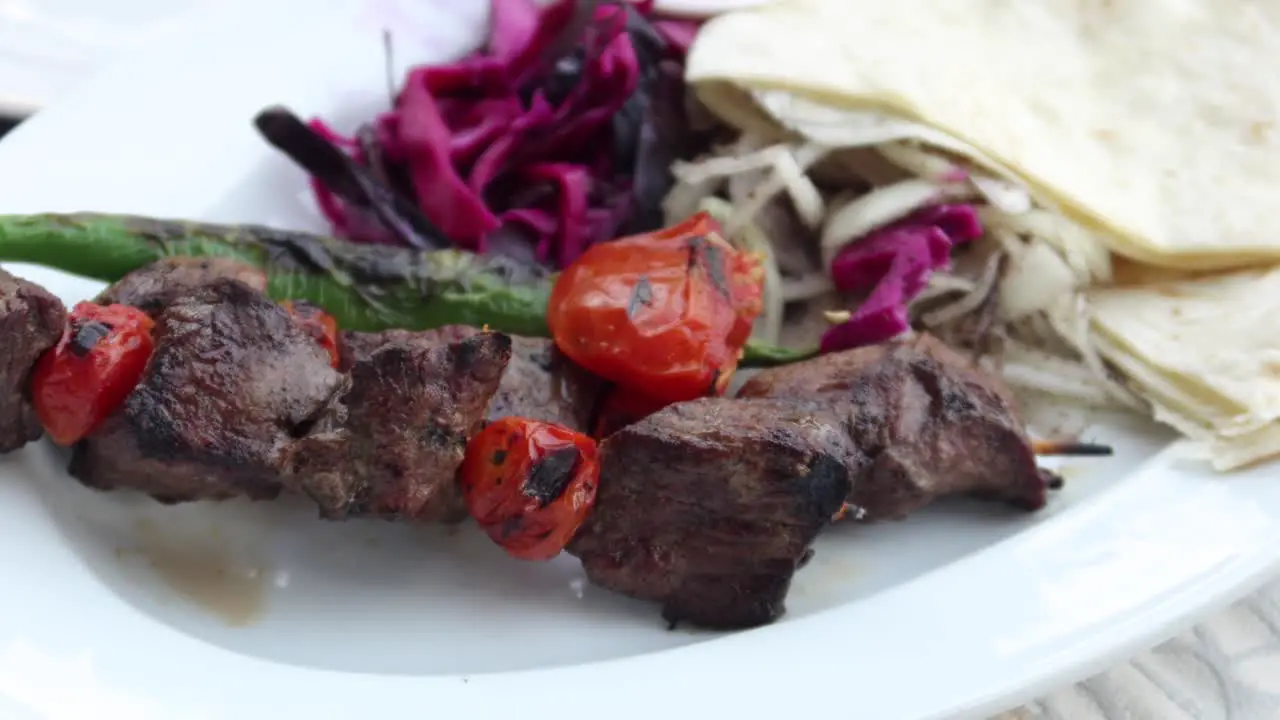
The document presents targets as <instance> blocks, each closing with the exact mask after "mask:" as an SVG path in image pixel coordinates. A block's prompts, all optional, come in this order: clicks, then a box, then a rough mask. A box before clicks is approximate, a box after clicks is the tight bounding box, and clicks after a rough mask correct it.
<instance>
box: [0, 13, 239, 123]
mask: <svg viewBox="0 0 1280 720" xmlns="http://www.w3.org/2000/svg"><path fill="white" fill-rule="evenodd" d="M218 2H219V0H0V134H3V133H5V132H7V131H9V130H10V129H12V127H13V126H14V125H15V124H16V123H17V121H18V120H19V119H20V118H22V117H25V116H27V115H30V114H31V113H33V112H36V111H37V110H39V108H41V107H44V106H46V105H48V104H49V103H50V102H52V101H54V100H55V99H57V98H58V97H61V96H62V95H64V94H65V93H67V92H71V91H72V90H74V89H75V87H76V86H77V85H78V84H79V83H81V82H83V81H84V79H85V78H87V77H89V76H90V75H92V74H93V71H94V70H96V69H98V68H101V67H102V66H103V65H104V64H105V63H108V62H110V61H111V60H112V59H114V58H115V57H117V56H119V55H120V54H121V53H127V52H129V51H131V50H133V49H136V48H141V47H142V46H143V44H144V43H145V42H146V40H145V38H146V37H147V36H148V33H151V32H165V31H167V30H171V29H174V28H176V27H179V26H181V25H183V24H184V23H186V22H188V20H189V18H190V17H191V16H192V15H193V14H194V12H195V11H196V10H197V9H198V8H201V7H203V6H206V5H212V4H216V3H218Z"/></svg>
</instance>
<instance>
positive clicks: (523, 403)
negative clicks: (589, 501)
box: [342, 325, 603, 432]
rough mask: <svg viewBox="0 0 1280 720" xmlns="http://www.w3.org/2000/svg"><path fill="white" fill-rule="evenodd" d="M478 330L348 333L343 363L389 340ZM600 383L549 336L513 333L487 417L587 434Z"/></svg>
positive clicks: (439, 338)
mask: <svg viewBox="0 0 1280 720" xmlns="http://www.w3.org/2000/svg"><path fill="white" fill-rule="evenodd" d="M480 332H481V330H480V329H479V328H474V327H470V326H468V325H446V326H444V327H441V328H437V329H435V330H426V331H423V332H410V331H408V330H388V331H385V332H377V333H360V332H347V333H343V334H342V346H343V364H344V366H348V367H349V366H350V363H351V362H353V360H354V359H356V358H359V357H368V355H369V353H371V352H372V351H373V350H376V349H378V348H380V347H384V346H386V345H388V344H394V343H404V342H416V340H415V338H430V340H431V341H432V342H457V341H459V340H462V339H465V338H468V337H472V336H474V335H476V334H478V333H480ZM602 387H603V385H602V382H601V380H600V379H599V378H597V377H596V376H595V375H593V374H591V373H590V372H588V371H586V370H584V369H583V368H581V367H579V366H578V365H576V364H575V363H574V362H573V361H571V360H569V358H567V357H565V356H564V355H563V354H561V353H560V351H559V350H557V349H556V345H555V343H554V342H552V341H551V340H549V339H547V338H532V337H520V336H517V335H513V336H511V362H510V363H508V364H507V370H506V372H505V373H504V374H503V376H502V383H501V384H500V385H499V386H498V392H497V393H495V394H494V396H493V400H492V402H490V403H489V411H488V414H487V419H489V420H495V419H497V418H500V417H509V416H512V415H514V416H518V417H525V418H529V419H530V420H540V421H542V422H551V423H557V424H559V425H563V426H565V427H567V428H570V429H572V430H577V431H578V432H588V431H589V430H590V427H591V418H592V414H593V413H594V411H595V406H596V399H597V398H598V397H599V394H600V391H601V389H602Z"/></svg>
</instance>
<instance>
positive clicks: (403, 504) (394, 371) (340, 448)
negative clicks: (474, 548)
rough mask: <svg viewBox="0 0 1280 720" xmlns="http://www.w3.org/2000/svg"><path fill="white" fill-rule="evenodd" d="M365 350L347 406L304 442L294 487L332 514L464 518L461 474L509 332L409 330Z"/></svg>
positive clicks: (360, 351) (355, 366)
mask: <svg viewBox="0 0 1280 720" xmlns="http://www.w3.org/2000/svg"><path fill="white" fill-rule="evenodd" d="M368 350H369V349H368V348H362V347H355V346H351V347H350V348H349V354H348V356H347V362H348V364H349V369H350V382H351V385H350V389H349V390H347V392H346V393H345V394H344V395H343V396H342V397H341V398H340V399H339V400H338V403H339V405H340V407H341V410H342V412H340V413H335V414H333V415H330V416H328V417H326V419H325V420H323V421H321V422H320V423H318V424H317V425H316V426H315V427H314V428H313V429H312V431H311V433H310V434H309V435H308V436H307V437H306V438H304V439H303V440H302V441H301V442H300V444H299V447H298V452H297V454H296V455H295V459H294V465H293V468H292V472H291V474H290V478H289V482H290V486H291V487H292V488H293V489H295V490H298V491H300V492H303V493H305V494H307V495H309V496H310V497H311V498H312V499H314V500H315V501H316V503H317V504H318V505H319V506H320V514H321V516H322V517H324V518H328V519H343V518H347V517H355V516H371V517H381V518H386V519H405V520H415V521H443V522H457V521H459V520H462V519H463V518H464V517H466V507H465V505H464V504H463V501H462V496H461V491H460V489H459V488H458V484H457V481H456V478H455V476H456V474H457V470H458V466H459V465H461V464H462V458H463V455H464V454H465V452H466V446H467V441H468V440H469V439H470V438H471V436H472V435H473V434H474V433H475V432H476V431H477V430H478V429H479V428H480V425H481V424H482V423H483V421H484V417H485V410H486V408H487V407H488V405H489V402H490V399H491V398H492V397H493V394H494V392H495V391H497V389H498V384H499V381H500V380H501V378H502V375H503V370H504V369H505V368H506V366H507V361H508V360H509V359H510V357H511V339H510V338H509V337H508V336H506V335H502V334H498V333H477V334H475V335H473V336H471V337H467V338H465V339H462V340H460V341H459V342H456V343H441V342H439V340H438V339H437V338H435V337H432V336H430V335H428V334H425V333H403V334H400V335H398V339H397V340H393V341H389V342H386V343H383V344H382V345H380V346H378V347H376V348H374V349H372V350H371V351H368Z"/></svg>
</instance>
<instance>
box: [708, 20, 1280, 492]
mask: <svg viewBox="0 0 1280 720" xmlns="http://www.w3.org/2000/svg"><path fill="white" fill-rule="evenodd" d="M1276 68H1280V3H1262V2H1252V1H1250V0H1125V1H1124V2H1108V1H1107V0H1036V2H1014V1H1013V0H893V2H882V1H880V0H780V1H778V2H774V3H772V4H770V5H766V6H763V7H760V8H755V9H750V10H743V11H738V12H734V13H730V14H727V15H724V16H721V17H719V18H716V19H714V20H712V21H710V22H709V23H707V24H706V25H705V26H704V28H703V29H702V31H701V32H700V33H699V36H698V38H697V40H696V42H695V43H694V46H693V48H692V50H691V53H690V55H689V59H688V66H687V78H688V80H689V81H690V82H691V83H692V84H693V86H694V87H695V89H696V91H697V93H698V96H699V98H700V99H701V100H702V101H703V102H704V104H706V105H707V106H708V107H709V108H710V109H711V110H712V111H713V112H714V113H715V114H717V115H719V116H720V117H721V118H723V119H725V120H727V121H728V122H730V123H732V124H736V125H738V126H739V127H741V128H743V129H747V130H753V131H756V132H759V131H762V130H763V129H766V128H772V129H774V130H781V131H786V132H789V133H795V134H799V135H801V136H803V137H805V138H807V139H809V140H810V141H812V142H816V143H821V144H826V145H831V146H844V145H845V144H846V142H852V140H847V138H852V137H856V138H857V141H858V142H860V143H865V142H866V141H867V138H868V137H869V136H877V135H879V136H882V140H883V141H886V142H887V141H892V140H898V139H910V140H912V141H915V142H922V143H924V144H925V145H928V146H933V147H936V148H938V149H941V150H944V151H947V152H950V153H952V154H954V155H958V156H962V157H965V158H966V159H968V160H970V161H971V162H973V163H974V164H975V165H977V166H980V167H983V168H985V169H987V170H989V171H990V172H991V173H992V174H994V175H997V176H1002V177H1004V178H1008V179H1012V180H1016V181H1017V182H1018V183H1019V184H1021V185H1022V186H1024V187H1025V188H1027V189H1028V190H1029V191H1030V194H1031V196H1032V197H1033V198H1034V199H1035V201H1036V203H1037V205H1039V206H1041V207H1043V208H1049V209H1052V210H1053V211H1054V212H1056V213H1060V214H1061V215H1062V216H1064V217H1065V218H1068V219H1070V221H1071V222H1072V223H1073V224H1075V225H1077V226H1080V227H1083V228H1087V229H1088V230H1089V231H1090V232H1089V233H1087V237H1088V238H1097V239H1098V241H1099V242H1101V244H1102V245H1103V246H1104V248H1105V249H1106V250H1109V251H1110V252H1111V253H1114V255H1115V256H1118V257H1120V258H1125V259H1127V261H1132V262H1133V263H1137V264H1141V265H1146V266H1153V267H1159V268H1165V269H1168V271H1164V272H1152V273H1147V274H1148V275H1150V276H1152V277H1153V278H1155V279H1151V278H1148V279H1147V280H1146V281H1144V282H1138V283H1134V282H1127V283H1125V284H1123V285H1119V284H1114V285H1105V284H1103V285H1098V286H1095V287H1088V288H1084V289H1082V291H1081V297H1082V299H1083V302H1084V304H1085V312H1086V317H1088V318H1089V328H1090V330H1091V333H1090V338H1089V341H1090V342H1091V344H1092V345H1093V347H1094V349H1095V350H1096V351H1097V352H1098V353H1099V354H1100V355H1101V356H1102V357H1103V358H1105V359H1106V360H1107V361H1108V362H1109V363H1110V364H1111V365H1112V366H1113V367H1114V368H1115V369H1116V370H1118V371H1119V372H1120V374H1121V375H1122V376H1123V377H1124V379H1125V380H1126V383H1127V385H1128V386H1129V387H1131V388H1132V389H1133V390H1134V391H1135V392H1136V393H1137V394H1138V395H1139V396H1141V397H1142V398H1143V399H1144V400H1145V401H1146V402H1147V403H1148V404H1149V405H1150V406H1151V408H1152V412H1153V414H1154V416H1155V417H1156V418H1157V419H1158V420H1160V421H1162V422H1165V423H1167V424H1169V425H1171V426H1172V427H1174V428H1176V429H1177V430H1178V431H1180V432H1181V433H1183V434H1184V435H1186V436H1188V437H1189V438H1192V439H1193V440H1196V441H1198V442H1199V445H1200V447H1201V448H1202V449H1203V450H1204V451H1205V453H1206V454H1207V456H1208V457H1209V459H1210V460H1211V461H1212V463H1213V465H1214V466H1215V467H1216V468H1218V469H1231V468H1235V467H1239V466H1242V465H1246V464H1249V463H1251V462H1255V461H1257V460H1260V459H1263V458H1267V457H1271V456H1274V455H1277V454H1280V270H1277V269H1273V268H1271V267H1270V265H1272V264H1273V263H1276V262H1280V222H1277V220H1276V210H1277V209H1280V129H1278V128H1277V127H1276V125H1277V122H1280V72H1276V71H1275V69H1276ZM1081 237H1082V240H1081V242H1082V243H1083V242H1089V241H1091V240H1086V239H1084V238H1086V234H1085V233H1082V234H1081ZM1141 274H1142V273H1136V275H1141ZM1130 275H1135V274H1134V273H1131V274H1130ZM1101 279H1103V280H1105V278H1101Z"/></svg>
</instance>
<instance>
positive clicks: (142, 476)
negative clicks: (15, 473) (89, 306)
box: [70, 278, 346, 503]
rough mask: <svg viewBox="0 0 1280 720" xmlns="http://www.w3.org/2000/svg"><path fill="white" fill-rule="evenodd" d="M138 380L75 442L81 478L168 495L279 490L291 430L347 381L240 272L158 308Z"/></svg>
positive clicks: (205, 496) (185, 497)
mask: <svg viewBox="0 0 1280 720" xmlns="http://www.w3.org/2000/svg"><path fill="white" fill-rule="evenodd" d="M153 334H154V337H155V343H156V348H155V352H154V354H153V355H152V357H151V361H150V363H149V364H148V365H147V369H146V371H145V373H144V374H143V377H142V381H141V382H140V383H139V385H138V387H137V388H135V389H134V391H133V392H132V393H131V394H130V395H129V397H128V398H127V399H126V400H125V403H124V405H123V407H121V408H120V409H119V410H117V411H116V412H115V413H114V414H112V415H111V416H110V417H109V418H108V419H107V420H106V421H104V422H103V424H102V425H101V426H100V427H99V429H98V430H97V431H95V432H94V433H93V434H92V435H90V436H89V437H88V438H86V439H85V440H83V441H82V442H81V443H79V444H78V445H77V446H76V449H75V452H74V454H73V456H72V461H71V467H70V471H71V474H72V475H73V476H75V477H76V478H78V479H79V480H80V481H81V482H83V483H84V484H85V485H88V486H90V487H94V488H98V489H102V490H108V489H114V488H132V489H135V490H140V491H142V492H144V493H147V494H148V495H151V496H152V497H154V498H155V499H157V500H159V501H161V502H165V503H176V502H185V501H191V500H217V499H225V498H230V497H234V496H240V495H244V496H248V497H250V498H253V499H270V498H274V497H275V496H276V495H278V494H279V492H280V489H281V473H282V472H283V471H284V470H285V469H286V468H287V467H288V466H289V463H290V456H291V453H292V449H293V446H294V444H295V442H296V440H295V438H296V436H298V435H300V434H302V433H303V432H304V431H305V430H306V428H307V427H308V426H309V425H311V424H313V423H314V422H315V421H316V418H317V417H318V416H319V415H320V414H321V413H323V412H325V411H326V410H327V409H328V408H329V407H330V404H331V401H332V400H333V398H334V397H335V395H337V394H338V393H339V392H341V391H342V390H343V389H344V387H345V382H346V380H345V378H344V377H343V376H342V375H341V374H340V373H338V372H336V371H335V370H333V368H332V367H331V366H330V363H331V361H330V358H329V356H328V355H327V353H325V351H324V350H323V349H322V348H321V347H320V346H319V345H317V344H316V342H315V340H314V339H312V338H311V336H310V335H308V334H307V333H306V331H304V330H303V329H301V328H300V327H299V326H298V324H297V323H296V322H295V321H294V319H293V318H292V317H290V315H289V313H288V312H287V311H285V310H284V309H283V308H281V307H280V306H279V305H278V304H276V303H275V302H273V301H272V300H271V299H270V298H268V297H266V296H265V295H263V294H262V293H260V292H258V291H257V290H255V289H254V288H251V287H249V286H248V285H245V284H244V283H241V282H239V281H238V280H231V279H225V278H224V279H219V280H212V281H211V282H209V283H208V284H207V285H205V286H204V287H202V288H198V289H195V290H193V293H192V294H191V295H189V296H187V297H183V298H181V299H176V300H174V301H173V303H172V304H171V305H170V306H169V307H168V308H167V309H165V310H164V311H163V312H161V313H160V316H159V318H158V320H157V323H156V328H155V330H154V331H153Z"/></svg>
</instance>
